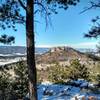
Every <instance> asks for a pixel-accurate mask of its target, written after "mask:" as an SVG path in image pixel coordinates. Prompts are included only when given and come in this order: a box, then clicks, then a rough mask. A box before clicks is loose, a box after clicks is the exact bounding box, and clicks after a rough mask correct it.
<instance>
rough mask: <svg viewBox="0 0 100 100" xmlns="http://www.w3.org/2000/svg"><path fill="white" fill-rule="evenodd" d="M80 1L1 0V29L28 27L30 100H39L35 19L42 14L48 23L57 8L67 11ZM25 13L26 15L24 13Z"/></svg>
mask: <svg viewBox="0 0 100 100" xmlns="http://www.w3.org/2000/svg"><path fill="white" fill-rule="evenodd" d="M77 2H79V0H0V27H1V28H2V29H6V28H12V29H13V30H15V31H16V30H17V29H16V24H24V25H25V26H26V43H27V44H26V47H27V67H28V77H29V96H30V100H37V77H36V75H37V74H36V66H35V43H34V18H33V17H36V15H37V14H39V13H42V14H43V17H44V18H45V20H46V23H47V22H48V19H49V16H50V14H51V13H57V8H62V9H67V8H68V7H69V6H70V5H76V4H77ZM23 12H25V13H26V14H25V13H23Z"/></svg>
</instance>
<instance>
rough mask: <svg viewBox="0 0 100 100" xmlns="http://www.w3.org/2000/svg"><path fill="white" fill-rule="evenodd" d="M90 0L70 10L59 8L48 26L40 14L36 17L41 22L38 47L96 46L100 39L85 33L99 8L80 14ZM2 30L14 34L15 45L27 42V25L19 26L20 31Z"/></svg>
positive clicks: (37, 39)
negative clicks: (88, 37)
mask: <svg viewBox="0 0 100 100" xmlns="http://www.w3.org/2000/svg"><path fill="white" fill-rule="evenodd" d="M88 1H89V0H81V2H80V3H79V4H78V5H77V6H76V7H72V6H71V7H70V8H69V9H68V10H66V11H64V10H59V12H58V14H56V15H54V14H53V15H52V16H51V23H52V26H50V25H49V26H48V27H47V28H46V24H45V21H44V20H43V18H41V17H40V16H37V17H36V20H38V21H39V23H35V44H36V47H53V46H71V47H75V48H95V45H96V44H97V43H98V42H99V39H98V40H96V39H87V38H84V33H86V32H88V30H89V29H90V27H91V25H92V23H91V19H92V18H94V17H95V16H97V15H98V14H99V10H98V9H97V10H90V11H87V12H85V13H83V14H79V13H80V12H81V11H82V10H83V8H84V7H86V6H88ZM0 32H1V33H2V34H3V33H6V34H10V35H14V36H15V37H16V42H15V44H14V45H22V46H25V44H26V42H25V41H26V37H25V26H22V25H20V26H18V31H17V32H14V31H12V30H11V29H7V30H6V31H3V30H0Z"/></svg>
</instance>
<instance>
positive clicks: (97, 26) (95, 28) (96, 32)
mask: <svg viewBox="0 0 100 100" xmlns="http://www.w3.org/2000/svg"><path fill="white" fill-rule="evenodd" d="M91 9H100V0H95V1H90V6H89V7H86V8H85V9H84V10H83V11H82V12H81V13H84V12H86V11H88V10H91ZM91 21H92V23H93V25H92V27H91V29H90V30H89V31H88V33H86V34H85V35H84V36H85V37H87V38H98V37H99V36H100V16H99V15H98V16H96V17H95V18H93V19H92V20H91Z"/></svg>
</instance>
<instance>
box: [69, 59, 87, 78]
mask: <svg viewBox="0 0 100 100" xmlns="http://www.w3.org/2000/svg"><path fill="white" fill-rule="evenodd" d="M69 77H70V78H71V79H74V80H76V79H79V78H81V79H86V80H87V79H89V71H88V68H87V67H86V66H85V65H82V64H81V63H80V62H79V60H77V59H76V60H73V61H72V62H71V65H70V75H69Z"/></svg>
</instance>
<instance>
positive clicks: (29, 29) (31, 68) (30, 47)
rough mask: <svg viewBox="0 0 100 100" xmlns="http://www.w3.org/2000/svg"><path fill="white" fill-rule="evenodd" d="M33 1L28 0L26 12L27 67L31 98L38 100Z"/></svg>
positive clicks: (31, 99)
mask: <svg viewBox="0 0 100 100" xmlns="http://www.w3.org/2000/svg"><path fill="white" fill-rule="evenodd" d="M33 2H34V1H33V0H27V10H26V41H27V44H26V46H27V66H28V75H29V97H30V100H37V72H36V65H35V42H34V41H35V40H34V38H35V36H34V16H33V11H34V4H33Z"/></svg>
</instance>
